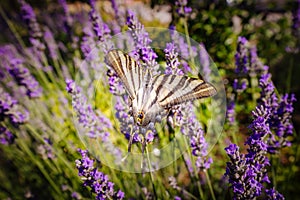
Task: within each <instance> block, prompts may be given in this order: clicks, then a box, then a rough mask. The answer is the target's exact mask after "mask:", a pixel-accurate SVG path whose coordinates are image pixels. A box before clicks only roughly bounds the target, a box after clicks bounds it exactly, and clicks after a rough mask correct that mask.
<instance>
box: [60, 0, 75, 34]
mask: <svg viewBox="0 0 300 200" xmlns="http://www.w3.org/2000/svg"><path fill="white" fill-rule="evenodd" d="M58 3H59V4H60V5H61V7H62V8H63V11H64V15H65V16H64V18H63V24H64V29H65V32H66V33H67V35H71V25H72V18H71V16H70V12H69V8H68V5H67V2H66V0H58Z"/></svg>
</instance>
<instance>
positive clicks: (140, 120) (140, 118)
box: [136, 111, 145, 126]
mask: <svg viewBox="0 0 300 200" xmlns="http://www.w3.org/2000/svg"><path fill="white" fill-rule="evenodd" d="M144 119H145V114H144V112H143V111H139V112H138V113H137V115H136V122H137V124H138V125H139V126H141V125H142V124H143V120H144Z"/></svg>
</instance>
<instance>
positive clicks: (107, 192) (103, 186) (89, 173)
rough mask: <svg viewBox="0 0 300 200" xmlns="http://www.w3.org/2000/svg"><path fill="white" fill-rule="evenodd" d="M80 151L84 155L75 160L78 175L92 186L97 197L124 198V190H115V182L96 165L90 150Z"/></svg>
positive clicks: (86, 184) (88, 185)
mask: <svg viewBox="0 0 300 200" xmlns="http://www.w3.org/2000/svg"><path fill="white" fill-rule="evenodd" d="M78 152H79V153H80V154H81V157H82V158H81V159H78V160H76V161H75V163H76V168H77V169H78V175H79V176H80V177H81V178H82V180H84V184H83V185H84V186H85V187H89V188H91V191H92V193H94V194H96V199H97V200H104V199H123V198H124V192H122V191H121V190H119V191H117V192H116V191H115V190H114V183H113V182H110V181H109V179H108V176H107V175H105V174H104V173H102V172H100V171H98V169H97V168H95V167H94V160H92V159H91V158H89V157H88V151H87V150H81V149H79V150H78Z"/></svg>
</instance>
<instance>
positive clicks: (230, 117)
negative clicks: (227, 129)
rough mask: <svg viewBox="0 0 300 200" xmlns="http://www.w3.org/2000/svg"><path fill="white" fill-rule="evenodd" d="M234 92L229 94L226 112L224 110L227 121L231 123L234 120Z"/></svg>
mask: <svg viewBox="0 0 300 200" xmlns="http://www.w3.org/2000/svg"><path fill="white" fill-rule="evenodd" d="M234 98H235V96H234V94H232V95H231V98H229V100H228V103H227V112H226V118H227V119H228V121H229V123H230V124H231V125H232V124H234V122H235V117H236V116H235V115H236V113H235V101H234Z"/></svg>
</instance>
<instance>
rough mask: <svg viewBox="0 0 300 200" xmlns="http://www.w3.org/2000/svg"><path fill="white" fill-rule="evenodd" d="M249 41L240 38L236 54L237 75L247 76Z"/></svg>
mask: <svg viewBox="0 0 300 200" xmlns="http://www.w3.org/2000/svg"><path fill="white" fill-rule="evenodd" d="M247 43H248V40H247V39H246V38H245V37H239V38H238V44H237V49H236V54H235V65H236V69H235V73H236V74H240V75H246V74H247V73H248V70H249V55H248V53H249V51H248V48H247V46H246V45H247Z"/></svg>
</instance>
